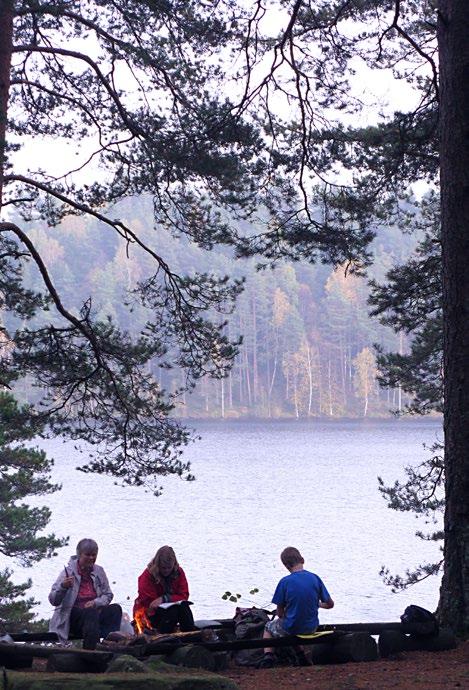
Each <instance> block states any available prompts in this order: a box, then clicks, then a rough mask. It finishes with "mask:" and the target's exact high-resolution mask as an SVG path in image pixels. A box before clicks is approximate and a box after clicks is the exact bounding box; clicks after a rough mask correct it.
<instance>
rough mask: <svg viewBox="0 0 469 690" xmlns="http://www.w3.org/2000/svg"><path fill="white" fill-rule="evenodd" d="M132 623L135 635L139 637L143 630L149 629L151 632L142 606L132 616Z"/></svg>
mask: <svg viewBox="0 0 469 690" xmlns="http://www.w3.org/2000/svg"><path fill="white" fill-rule="evenodd" d="M134 623H135V627H136V628H137V633H138V634H139V635H141V634H142V633H143V631H144V630H145V628H149V629H150V630H151V627H152V626H151V623H150V621H149V620H148V618H147V614H146V613H145V608H144V607H143V606H142V607H141V608H139V609H137V611H135V614H134Z"/></svg>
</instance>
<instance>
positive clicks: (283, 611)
mask: <svg viewBox="0 0 469 690" xmlns="http://www.w3.org/2000/svg"><path fill="white" fill-rule="evenodd" d="M280 559H281V561H282V563H283V565H284V566H285V568H286V569H287V570H289V571H290V575H286V576H285V577H282V579H281V580H280V582H279V583H278V585H277V588H276V590H275V594H274V596H273V599H272V603H273V604H277V615H278V618H275V619H274V620H272V621H269V622H268V623H267V625H266V626H265V629H264V638H265V639H269V638H272V637H282V636H284V635H299V634H307V633H312V632H314V631H315V630H316V628H317V627H318V625H319V619H318V609H319V608H322V609H331V608H333V606H334V602H333V600H332V598H331V596H330V594H329V592H328V591H327V589H326V587H325V585H324V582H323V581H322V580H321V578H320V577H318V576H317V575H315V574H314V573H310V572H309V571H308V570H305V569H304V568H303V564H304V558H303V556H302V555H301V553H300V552H299V551H298V549H295V547H293V546H288V547H287V548H286V549H284V550H283V551H282V553H281V554H280ZM274 662H275V657H274V654H273V650H272V649H271V648H267V647H266V648H265V653H264V656H263V658H262V660H261V662H260V666H261V667H263V668H268V667H270V666H273V665H274ZM300 662H301V663H305V664H307V663H308V661H307V658H306V656H305V655H304V652H302V653H301V654H300Z"/></svg>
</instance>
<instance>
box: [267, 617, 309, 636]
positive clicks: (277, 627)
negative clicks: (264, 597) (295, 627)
mask: <svg viewBox="0 0 469 690" xmlns="http://www.w3.org/2000/svg"><path fill="white" fill-rule="evenodd" d="M265 630H267V632H269V633H270V634H271V635H272V637H285V636H286V635H291V634H292V633H289V632H287V631H286V630H284V628H283V618H274V620H273V621H269V622H268V623H266V624H265ZM315 630H316V628H315V629H314V630H311V631H310V634H311V633H313V632H315ZM305 634H306V633H305Z"/></svg>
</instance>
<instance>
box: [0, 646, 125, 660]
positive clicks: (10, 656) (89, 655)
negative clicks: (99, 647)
mask: <svg viewBox="0 0 469 690" xmlns="http://www.w3.org/2000/svg"><path fill="white" fill-rule="evenodd" d="M53 654H57V655H61V654H74V655H76V656H79V657H83V658H85V659H87V660H88V661H89V663H91V660H93V661H94V662H95V663H96V664H98V663H99V662H102V663H107V662H109V661H110V660H111V659H112V656H113V655H112V652H96V651H92V650H88V649H70V648H67V647H63V648H61V647H42V646H40V645H32V644H15V643H12V644H7V643H2V644H1V645H0V655H1V657H2V659H6V660H10V661H13V660H16V659H33V658H34V657H39V658H42V659H47V658H49V657H50V656H52V655H53Z"/></svg>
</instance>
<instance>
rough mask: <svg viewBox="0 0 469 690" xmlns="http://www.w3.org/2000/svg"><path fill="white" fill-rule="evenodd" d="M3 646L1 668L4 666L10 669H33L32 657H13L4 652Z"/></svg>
mask: <svg viewBox="0 0 469 690" xmlns="http://www.w3.org/2000/svg"><path fill="white" fill-rule="evenodd" d="M3 646H4V645H3V644H2V645H1V646H0V666H4V667H5V668H8V669H19V668H31V666H32V665H33V657H32V656H31V657H25V658H19V657H12V656H10V655H9V654H8V653H5V651H2V647H3Z"/></svg>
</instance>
